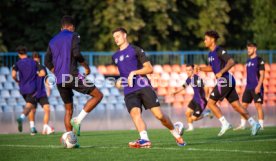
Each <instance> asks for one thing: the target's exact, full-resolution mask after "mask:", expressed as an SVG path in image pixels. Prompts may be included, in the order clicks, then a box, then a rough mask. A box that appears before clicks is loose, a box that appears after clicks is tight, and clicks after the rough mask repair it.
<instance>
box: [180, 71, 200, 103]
mask: <svg viewBox="0 0 276 161" xmlns="http://www.w3.org/2000/svg"><path fill="white" fill-rule="evenodd" d="M186 85H187V86H188V85H191V86H192V87H193V90H194V96H193V100H195V101H196V102H197V103H198V104H200V105H203V104H204V103H205V102H206V98H205V91H204V84H203V80H202V79H201V78H200V77H199V76H198V75H196V74H194V75H193V76H192V78H190V77H188V78H187V80H186V84H184V85H183V87H185V86H186ZM204 108H205V106H204Z"/></svg>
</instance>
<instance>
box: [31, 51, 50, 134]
mask: <svg viewBox="0 0 276 161" xmlns="http://www.w3.org/2000/svg"><path fill="white" fill-rule="evenodd" d="M32 57H33V59H34V61H36V62H37V64H38V71H43V72H45V75H47V71H46V68H45V67H44V66H43V65H41V64H40V55H39V54H38V53H37V52H33V55H32ZM45 82H47V80H45V76H43V77H37V90H36V100H37V102H38V103H39V104H40V105H41V107H42V108H43V110H44V118H43V123H44V124H43V130H42V134H44V135H45V134H48V135H49V134H52V133H54V129H53V128H52V127H50V126H49V125H48V123H49V120H50V105H49V101H48V97H47V92H46V89H47V90H48V91H49V86H46V87H47V88H45V84H44V83H45ZM36 106H37V104H36ZM35 112H36V110H35V109H33V110H32V111H31V112H30V114H29V121H30V128H31V135H35V134H36V133H37V130H36V128H35V124H34V122H35Z"/></svg>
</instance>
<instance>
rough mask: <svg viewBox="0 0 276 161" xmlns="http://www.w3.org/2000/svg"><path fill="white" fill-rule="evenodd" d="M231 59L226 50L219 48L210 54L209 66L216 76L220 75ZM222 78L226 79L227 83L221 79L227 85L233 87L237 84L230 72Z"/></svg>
mask: <svg viewBox="0 0 276 161" xmlns="http://www.w3.org/2000/svg"><path fill="white" fill-rule="evenodd" d="M229 59H231V57H230V55H228V54H227V52H226V50H224V49H222V48H221V47H219V46H217V47H216V48H215V50H214V51H211V52H209V55H208V61H209V64H210V65H211V67H212V70H213V72H214V73H215V74H217V73H219V72H220V71H221V70H222V69H223V68H224V67H225V65H226V64H227V62H228V60H229ZM222 77H223V78H226V81H227V82H224V81H225V80H222V79H221V80H222V82H224V83H227V84H231V83H233V85H234V84H235V78H234V77H233V76H232V75H231V74H230V73H229V72H228V71H227V72H225V73H223V75H222ZM218 81H219V80H218ZM218 84H219V82H218Z"/></svg>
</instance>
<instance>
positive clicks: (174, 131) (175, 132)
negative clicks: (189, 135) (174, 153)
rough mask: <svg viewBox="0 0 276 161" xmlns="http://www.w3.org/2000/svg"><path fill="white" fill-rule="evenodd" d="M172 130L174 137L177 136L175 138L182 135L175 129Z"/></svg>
mask: <svg viewBox="0 0 276 161" xmlns="http://www.w3.org/2000/svg"><path fill="white" fill-rule="evenodd" d="M170 132H171V134H172V135H173V137H175V138H179V137H180V135H179V134H178V132H177V131H176V130H175V129H173V130H170Z"/></svg>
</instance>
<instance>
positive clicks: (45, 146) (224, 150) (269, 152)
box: [0, 144, 276, 154]
mask: <svg viewBox="0 0 276 161" xmlns="http://www.w3.org/2000/svg"><path fill="white" fill-rule="evenodd" d="M0 147H15V148H46V149H47V148H54V149H61V148H62V146H58V145H9V144H6V145H5V144H3V145H0ZM81 148H95V149H129V148H128V147H100V146H99V147H98V146H81ZM81 148H80V149H81ZM149 150H183V151H208V152H230V153H258V154H276V152H275V151H253V150H239V149H232V150H228V149H201V148H186V147H184V148H181V147H178V148H173V147H170V148H166V147H164V148H158V147H153V148H150V149H149Z"/></svg>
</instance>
